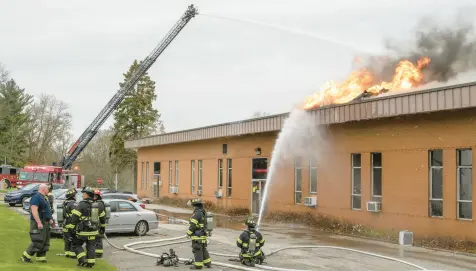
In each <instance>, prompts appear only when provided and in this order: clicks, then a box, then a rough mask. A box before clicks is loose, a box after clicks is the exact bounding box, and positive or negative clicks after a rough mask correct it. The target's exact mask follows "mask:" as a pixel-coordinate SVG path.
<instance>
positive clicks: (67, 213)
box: [58, 188, 78, 259]
mask: <svg viewBox="0 0 476 271" xmlns="http://www.w3.org/2000/svg"><path fill="white" fill-rule="evenodd" d="M77 193H78V191H76V189H75V188H70V189H69V190H68V191H66V200H65V201H64V202H63V221H64V222H63V239H64V254H65V256H66V258H71V259H76V252H75V251H76V249H75V247H74V242H73V235H72V231H73V229H74V225H73V224H72V223H71V220H72V216H73V210H74V209H76V207H77V206H78V204H77V203H76V194H77ZM58 215H59V212H58Z"/></svg>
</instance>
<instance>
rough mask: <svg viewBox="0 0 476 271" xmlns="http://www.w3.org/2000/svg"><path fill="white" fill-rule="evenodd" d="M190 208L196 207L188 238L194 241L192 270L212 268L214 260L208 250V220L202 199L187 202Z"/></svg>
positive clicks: (190, 222)
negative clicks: (204, 267)
mask: <svg viewBox="0 0 476 271" xmlns="http://www.w3.org/2000/svg"><path fill="white" fill-rule="evenodd" d="M187 205H188V206H189V207H191V206H193V207H195V210H194V211H193V215H192V217H190V221H189V228H188V231H187V236H188V237H189V238H191V239H192V252H193V256H194V258H195V261H194V262H193V265H192V266H190V269H202V268H203V266H206V267H207V268H211V267H212V259H211V258H210V254H208V250H207V235H208V233H207V230H206V229H207V225H206V223H207V219H206V212H205V210H204V209H203V202H202V201H201V200H200V199H192V200H189V201H188V202H187Z"/></svg>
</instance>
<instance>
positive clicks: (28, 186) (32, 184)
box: [20, 183, 39, 190]
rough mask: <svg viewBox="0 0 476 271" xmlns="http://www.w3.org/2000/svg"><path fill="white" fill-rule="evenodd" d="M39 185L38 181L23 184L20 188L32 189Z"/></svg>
mask: <svg viewBox="0 0 476 271" xmlns="http://www.w3.org/2000/svg"><path fill="white" fill-rule="evenodd" d="M38 185H39V184H37V183H31V184H27V185H25V186H23V187H22V188H20V190H32V189H34V188H35V187H36V188H38Z"/></svg>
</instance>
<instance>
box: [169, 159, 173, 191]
mask: <svg viewBox="0 0 476 271" xmlns="http://www.w3.org/2000/svg"><path fill="white" fill-rule="evenodd" d="M172 170H173V168H172V161H169V187H172V172H173V171H172Z"/></svg>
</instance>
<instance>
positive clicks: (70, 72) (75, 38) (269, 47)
mask: <svg viewBox="0 0 476 271" xmlns="http://www.w3.org/2000/svg"><path fill="white" fill-rule="evenodd" d="M473 2H474V0H467V1H466V0H458V1H451V0H448V1H443V0H398V1H397V0H387V1H385V0H379V1H376V0H346V1H344V0H342V1H339V0H333V1H318V0H310V1H300V0H286V1H284V0H282V1H281V0H270V1H264V0H259V1H258V0H234V1H231V0H206V1H205V0H204V1H197V0H196V1H193V0H187V1H182V0H168V1H159V0H147V1H145V0H135V1H130V0H129V1H125V0H122V1H120V0H101V1H98V0H95V1H92V0H88V1H85V0H83V1H65V0H51V1H41V0H0V62H1V63H3V64H4V65H5V66H6V68H7V69H8V70H9V71H10V72H11V75H12V77H13V78H14V79H16V80H17V83H18V84H19V85H20V86H21V87H24V88H26V90H27V91H28V92H29V93H32V94H34V95H39V94H41V93H50V94H54V95H56V96H57V97H58V98H60V99H61V100H63V101H65V102H66V103H68V104H69V106H70V111H71V113H72V115H73V127H74V133H75V135H76V136H79V134H80V133H81V132H82V131H83V130H84V129H85V128H86V127H87V126H88V125H89V123H90V122H91V121H92V120H93V119H94V118H95V117H96V115H97V114H98V113H99V111H100V110H101V109H102V108H103V107H104V106H105V104H106V103H107V102H108V101H109V99H110V98H111V97H112V96H113V95H114V93H115V91H117V89H118V83H119V82H120V81H122V80H123V76H122V73H124V72H125V71H126V70H127V69H128V67H129V65H130V64H131V63H132V61H133V60H134V59H135V58H137V59H143V58H144V57H145V56H147V55H148V54H149V53H150V52H151V51H152V49H153V48H154V47H155V46H156V45H157V43H158V42H159V41H160V40H161V38H162V37H163V36H164V35H165V34H166V33H167V32H168V31H169V29H170V28H171V27H172V26H173V25H174V24H175V22H176V21H177V20H178V19H179V17H180V16H181V15H182V14H183V13H184V11H185V10H186V8H187V6H188V5H189V4H192V3H193V4H195V5H196V6H198V8H199V11H200V12H201V13H203V14H204V15H201V16H198V17H196V18H194V19H192V21H191V22H190V23H189V24H188V25H187V26H186V27H185V29H184V30H183V31H182V32H181V33H180V34H179V35H178V37H177V38H176V39H175V40H174V41H173V42H172V44H171V45H170V46H169V47H168V48H167V49H166V50H165V52H164V53H163V54H162V55H161V56H160V57H159V60H158V61H157V62H156V63H155V64H154V66H153V67H152V68H151V69H150V70H149V75H150V76H151V78H152V79H153V80H155V81H156V82H157V84H156V87H157V88H156V91H157V93H158V96H159V97H158V99H157V102H156V103H155V107H156V108H157V109H159V111H160V112H161V113H162V120H163V121H164V124H165V126H166V129H167V131H168V132H171V131H175V130H181V129H189V128H194V127H199V126H204V125H211V124H218V123H222V122H228V121H234V120H240V119H244V118H248V117H250V116H251V114H252V113H253V112H255V111H265V112H268V113H282V112H286V111H289V110H290V109H291V108H292V106H293V105H294V104H295V103H296V102H299V101H301V100H302V99H303V98H305V96H306V95H308V94H311V93H313V92H314V91H316V90H318V89H319V86H320V85H321V84H322V83H323V82H324V81H327V80H329V79H339V78H342V77H344V76H345V75H347V73H348V72H349V71H350V69H351V63H352V59H353V57H354V56H355V55H357V54H358V53H359V52H360V53H363V52H369V53H378V52H379V51H382V50H383V40H384V38H401V39H407V38H410V37H411V36H412V34H413V30H414V29H415V25H416V24H417V22H418V19H419V18H421V17H422V16H428V15H432V16H435V17H439V18H441V20H444V19H445V18H446V17H448V14H449V13H451V12H455V11H456V10H457V9H458V7H462V6H468V5H471V3H473ZM473 5H474V4H473ZM207 14H208V15H218V16H223V17H232V18H236V19H240V20H245V21H255V22H262V23H263V25H256V24H250V23H244V22H240V21H236V20H225V19H220V18H216V17H210V16H205V15H207ZM445 16H446V17H445ZM269 25H275V26H276V28H271V27H269ZM279 28H281V30H280V29H279ZM289 30H292V31H289ZM352 48H353V49H352ZM111 120H112V117H111V118H110V120H109V121H108V122H107V123H106V124H107V126H109V125H110V124H111V123H112V122H111Z"/></svg>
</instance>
